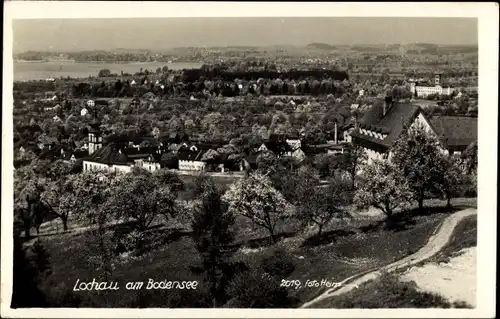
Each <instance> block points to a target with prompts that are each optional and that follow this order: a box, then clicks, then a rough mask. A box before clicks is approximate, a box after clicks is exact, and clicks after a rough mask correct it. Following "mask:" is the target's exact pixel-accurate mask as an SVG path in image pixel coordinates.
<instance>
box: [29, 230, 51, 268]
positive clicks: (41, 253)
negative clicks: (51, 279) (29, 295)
mask: <svg viewBox="0 0 500 319" xmlns="http://www.w3.org/2000/svg"><path fill="white" fill-rule="evenodd" d="M32 253H33V261H34V263H35V267H36V268H35V269H36V271H37V274H38V276H39V278H43V277H45V276H47V275H49V274H51V272H52V270H51V267H50V261H49V254H48V253H47V250H45V247H44V246H43V243H42V241H41V240H39V239H38V240H36V241H35V243H34V244H33V247H32Z"/></svg>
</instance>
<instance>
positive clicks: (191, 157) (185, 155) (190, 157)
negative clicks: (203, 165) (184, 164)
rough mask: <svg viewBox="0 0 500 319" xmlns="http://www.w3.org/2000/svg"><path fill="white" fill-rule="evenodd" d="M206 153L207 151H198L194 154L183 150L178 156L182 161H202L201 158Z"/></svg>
mask: <svg viewBox="0 0 500 319" xmlns="http://www.w3.org/2000/svg"><path fill="white" fill-rule="evenodd" d="M206 151H207V150H204V149H200V150H198V151H195V152H193V151H190V150H184V149H182V150H180V151H179V153H178V155H177V156H178V158H179V160H181V161H201V158H202V156H203V154H204V153H205V152H206Z"/></svg>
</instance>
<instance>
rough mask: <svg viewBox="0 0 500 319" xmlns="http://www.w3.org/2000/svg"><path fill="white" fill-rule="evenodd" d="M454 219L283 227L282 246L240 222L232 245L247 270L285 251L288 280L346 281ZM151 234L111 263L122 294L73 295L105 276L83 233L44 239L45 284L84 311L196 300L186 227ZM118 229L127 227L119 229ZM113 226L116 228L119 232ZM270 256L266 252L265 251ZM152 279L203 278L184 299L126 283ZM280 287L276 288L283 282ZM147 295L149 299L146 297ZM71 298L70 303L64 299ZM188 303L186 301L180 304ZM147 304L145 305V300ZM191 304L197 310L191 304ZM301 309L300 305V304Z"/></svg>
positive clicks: (309, 294)
mask: <svg viewBox="0 0 500 319" xmlns="http://www.w3.org/2000/svg"><path fill="white" fill-rule="evenodd" d="M448 214H449V213H447V212H443V210H442V209H435V208H431V209H429V210H428V214H416V213H415V212H413V213H409V214H401V216H400V217H401V218H399V221H400V227H398V228H397V229H386V228H385V227H384V225H385V224H384V223H383V222H381V219H380V217H374V218H372V219H371V220H370V219H362V220H352V221H344V222H340V221H339V222H336V223H334V224H333V225H331V226H330V227H328V228H327V229H325V232H324V234H323V235H322V236H321V237H319V238H318V237H317V236H315V235H314V232H313V231H307V230H305V231H303V230H299V229H298V227H297V226H298V225H297V224H296V223H294V222H293V220H292V221H288V222H287V223H284V224H282V225H280V227H279V229H278V232H279V236H278V237H279V238H280V242H279V243H278V244H277V245H276V246H270V245H269V244H270V241H269V238H267V234H266V233H265V232H264V231H262V230H261V229H259V228H256V227H255V226H254V225H253V224H252V223H251V222H250V221H249V220H247V219H246V218H244V217H238V218H237V223H236V225H235V231H236V233H237V236H236V240H235V243H234V249H235V250H236V254H235V256H234V257H235V258H236V259H238V260H241V261H244V262H246V263H247V264H254V263H258V262H259V261H260V260H261V259H262V256H264V255H269V253H271V252H272V251H274V249H276V248H280V249H283V250H286V251H287V252H288V253H290V255H291V256H293V259H294V264H295V270H294V272H293V273H292V274H291V275H290V276H289V277H288V278H286V279H289V280H300V281H301V282H302V283H304V282H305V281H306V280H308V279H309V280H318V281H320V280H322V279H328V280H330V281H341V280H342V279H344V278H345V277H348V276H350V275H353V274H356V273H359V272H362V271H366V270H369V269H372V268H374V267H379V266H382V265H385V264H388V263H390V262H392V261H394V260H397V259H400V258H403V257H405V256H407V255H409V254H412V253H414V252H415V251H417V250H418V249H419V248H421V247H422V246H423V245H424V243H425V242H426V241H427V239H428V238H429V236H430V235H431V234H432V233H433V232H434V230H435V229H436V228H437V227H438V226H439V224H440V223H441V221H442V220H443V219H444V218H445V217H446V216H447V215H448ZM158 226H159V227H154V229H152V230H151V232H152V234H153V236H154V238H155V240H154V241H153V242H152V243H151V245H152V247H150V248H147V249H146V253H145V254H143V255H141V256H138V257H134V256H131V255H127V254H125V255H120V257H118V258H117V259H116V260H115V262H114V267H115V269H114V271H113V274H112V275H111V277H110V278H109V279H108V281H115V282H116V281H118V282H120V286H121V287H122V289H121V290H120V293H116V292H104V293H102V294H99V295H96V294H95V292H93V293H89V292H79V293H74V292H72V289H73V285H74V284H75V282H76V280H78V279H79V280H80V281H92V279H93V278H96V280H98V278H100V277H101V276H102V272H101V271H100V270H98V269H96V268H95V267H93V266H91V265H90V264H89V262H88V261H87V256H88V255H87V254H88V253H89V247H87V245H88V241H87V240H86V239H85V236H86V235H85V232H76V231H73V232H70V233H66V234H59V235H55V236H47V237H45V236H44V237H43V243H44V246H45V247H46V249H47V251H48V252H49V254H50V263H51V265H52V274H51V275H50V277H49V278H48V280H47V281H46V282H45V284H44V286H45V287H46V289H47V290H48V291H49V294H50V295H52V296H53V297H54V298H56V299H57V300H58V303H63V304H65V305H67V306H69V305H79V306H82V307H89V306H94V307H95V306H99V307H110V306H112V307H148V306H149V307H179V306H181V304H183V305H186V301H188V300H190V301H192V300H197V295H196V294H198V293H201V292H202V289H203V282H202V281H201V280H202V278H201V277H199V276H196V275H194V274H193V273H192V272H191V270H190V266H192V265H194V264H196V263H197V262H198V259H199V257H198V255H197V253H196V251H195V249H194V246H193V242H192V240H191V238H190V233H189V230H188V229H187V228H185V227H182V226H181V227H179V226H180V225H179V224H178V223H176V224H175V225H174V224H172V223H170V224H164V225H158ZM115 227H118V228H120V227H123V225H122V226H115ZM118 228H116V229H118ZM266 251H267V253H266ZM149 278H152V279H154V280H164V279H167V280H199V281H200V289H201V290H198V291H184V292H183V293H182V294H178V293H168V291H164V292H162V291H158V290H157V291H149V292H148V291H147V290H144V289H143V290H142V292H138V291H131V290H125V289H124V285H125V283H126V282H129V281H130V282H131V281H134V282H135V281H144V282H146V283H147V281H148V279H149ZM281 279H284V278H280V279H279V281H277V282H276V285H279V284H280V282H281ZM288 289H289V294H290V295H292V296H294V297H296V298H297V299H298V303H303V302H305V301H308V300H310V299H312V298H314V297H315V296H317V295H319V294H320V293H321V292H322V291H323V290H324V289H326V288H324V289H323V288H321V287H320V288H306V287H304V288H302V289H295V288H293V287H289V288H288ZM145 293H146V294H147V296H148V297H147V298H146V295H145ZM66 298H70V299H66ZM179 298H181V299H184V298H186V299H184V300H185V301H182V300H181V299H179ZM146 300H147V301H146ZM188 303H189V305H192V306H196V305H193V304H192V303H191V302H188ZM297 306H298V304H297Z"/></svg>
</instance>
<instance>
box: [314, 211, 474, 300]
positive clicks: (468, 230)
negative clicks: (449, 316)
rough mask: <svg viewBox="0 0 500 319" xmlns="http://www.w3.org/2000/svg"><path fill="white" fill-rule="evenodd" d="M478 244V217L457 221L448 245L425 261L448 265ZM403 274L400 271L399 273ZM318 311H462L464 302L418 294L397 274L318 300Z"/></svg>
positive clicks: (429, 294) (414, 286) (415, 289)
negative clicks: (401, 280) (460, 309)
mask: <svg viewBox="0 0 500 319" xmlns="http://www.w3.org/2000/svg"><path fill="white" fill-rule="evenodd" d="M476 245H477V216H469V217H466V218H465V219H463V220H462V221H460V223H459V224H458V225H457V227H456V228H455V230H454V231H453V235H452V237H451V239H450V242H449V243H448V244H447V245H446V246H445V247H444V248H443V250H441V252H439V253H438V254H437V255H435V256H433V257H432V258H431V259H429V260H427V261H425V262H423V263H421V264H424V263H428V262H436V263H440V262H448V261H449V259H450V258H453V257H454V256H456V255H457V254H459V252H460V251H461V250H462V249H464V248H468V247H474V246H476ZM401 271H402V270H401ZM315 307H318V308H360V307H362V308H405V307H406V308H425V307H433V308H450V307H455V308H465V307H468V305H467V304H465V303H460V302H455V303H450V302H448V301H447V300H446V299H444V298H442V297H441V296H439V295H436V294H432V293H427V292H422V291H418V290H417V287H416V284H415V283H414V282H404V283H403V282H399V280H398V277H397V275H386V276H383V277H382V278H379V279H377V280H374V281H373V282H368V283H366V284H365V285H363V286H361V287H360V288H358V289H355V290H353V291H352V292H349V293H347V294H345V295H343V296H338V297H334V298H330V299H325V300H323V301H320V302H319V303H318V304H316V305H315Z"/></svg>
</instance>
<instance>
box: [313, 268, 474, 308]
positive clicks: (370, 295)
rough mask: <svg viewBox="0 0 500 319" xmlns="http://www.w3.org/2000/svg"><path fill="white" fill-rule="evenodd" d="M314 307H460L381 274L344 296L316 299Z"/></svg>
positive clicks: (410, 284)
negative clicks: (318, 300)
mask: <svg viewBox="0 0 500 319" xmlns="http://www.w3.org/2000/svg"><path fill="white" fill-rule="evenodd" d="M316 307H317V308H464V307H466V305H465V304H462V303H449V302H448V301H447V300H446V299H445V298H443V297H441V296H439V295H437V294H432V293H427V292H421V291H418V290H417V286H416V284H415V283H414V282H400V281H399V279H398V277H397V276H396V275H391V274H384V275H383V276H381V277H380V278H378V279H376V280H374V281H370V282H368V283H366V284H364V285H362V286H361V287H360V288H359V289H355V290H352V291H351V292H348V293H347V294H345V295H341V296H337V297H334V298H330V299H325V300H323V301H320V302H319V303H318V304H317V305H316Z"/></svg>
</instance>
